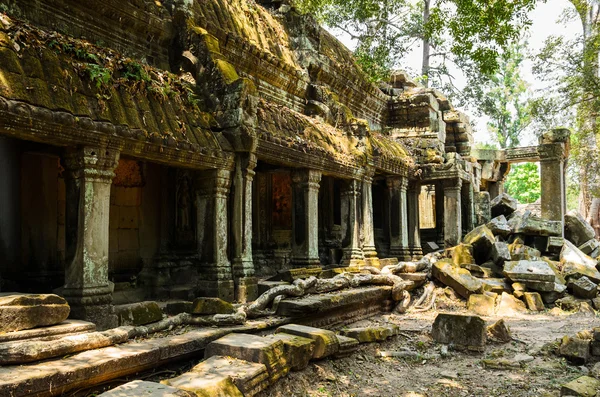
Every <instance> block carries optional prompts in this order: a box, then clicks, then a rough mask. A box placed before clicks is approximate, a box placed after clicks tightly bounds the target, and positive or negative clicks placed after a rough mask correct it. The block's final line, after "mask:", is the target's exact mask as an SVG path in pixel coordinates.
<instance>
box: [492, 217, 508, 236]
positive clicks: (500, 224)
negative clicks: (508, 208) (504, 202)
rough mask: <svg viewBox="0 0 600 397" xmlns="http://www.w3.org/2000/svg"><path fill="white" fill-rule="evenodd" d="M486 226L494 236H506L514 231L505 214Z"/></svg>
mask: <svg viewBox="0 0 600 397" xmlns="http://www.w3.org/2000/svg"><path fill="white" fill-rule="evenodd" d="M486 226H487V227H488V229H490V231H491V232H492V234H493V235H494V236H502V237H506V236H508V235H509V234H511V233H512V229H511V228H510V225H509V224H508V221H507V220H506V217H505V216H504V215H500V216H497V217H495V218H494V219H492V220H491V221H489V222H488V223H487V224H486Z"/></svg>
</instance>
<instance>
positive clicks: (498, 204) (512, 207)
mask: <svg viewBox="0 0 600 397" xmlns="http://www.w3.org/2000/svg"><path fill="white" fill-rule="evenodd" d="M518 205H519V202H518V201H517V200H516V199H514V198H512V197H510V196H509V195H508V194H506V193H502V194H501V195H499V196H496V197H495V198H494V199H493V200H492V201H491V202H490V206H491V209H492V217H494V218H495V217H497V216H500V215H504V216H508V215H510V214H512V213H513V212H515V211H516V210H517V207H518Z"/></svg>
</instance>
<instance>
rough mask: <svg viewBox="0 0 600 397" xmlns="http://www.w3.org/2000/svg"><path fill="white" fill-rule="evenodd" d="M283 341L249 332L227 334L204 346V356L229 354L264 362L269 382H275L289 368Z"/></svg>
mask: <svg viewBox="0 0 600 397" xmlns="http://www.w3.org/2000/svg"><path fill="white" fill-rule="evenodd" d="M284 354H285V353H284V346H283V342H282V341H280V340H274V339H268V338H263V337H260V336H256V335H251V334H229V335H226V336H224V337H222V338H220V339H217V340H215V341H213V342H211V343H209V344H208V346H206V350H205V351H204V357H205V358H207V359H208V358H210V357H212V356H229V357H233V358H237V359H240V360H246V361H250V362H253V363H259V364H264V365H265V367H267V371H268V372H269V381H270V383H271V384H272V383H275V382H277V380H278V379H279V378H281V377H283V376H286V375H287V373H288V372H289V370H290V367H289V366H288V363H287V360H286V358H285V355H284Z"/></svg>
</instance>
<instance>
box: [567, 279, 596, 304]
mask: <svg viewBox="0 0 600 397" xmlns="http://www.w3.org/2000/svg"><path fill="white" fill-rule="evenodd" d="M571 286H572V289H573V295H575V296H576V297H578V298H583V299H594V298H595V297H596V296H597V295H598V285H597V284H595V283H593V282H592V281H590V279H589V278H587V277H586V276H583V277H580V278H578V279H577V280H575V281H574V282H573V283H572V284H571Z"/></svg>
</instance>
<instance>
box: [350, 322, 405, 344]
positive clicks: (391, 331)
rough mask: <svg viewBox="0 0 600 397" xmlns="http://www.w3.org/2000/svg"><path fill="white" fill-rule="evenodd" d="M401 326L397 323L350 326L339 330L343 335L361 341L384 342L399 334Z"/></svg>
mask: <svg viewBox="0 0 600 397" xmlns="http://www.w3.org/2000/svg"><path fill="white" fill-rule="evenodd" d="M398 332H400V328H398V326H397V325H384V326H379V327H368V328H348V329H342V330H341V331H339V333H340V334H341V335H344V336H348V337H350V338H354V339H356V340H358V341H359V342H360V343H370V342H383V341H384V340H386V339H388V338H391V337H392V336H396V335H398Z"/></svg>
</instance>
